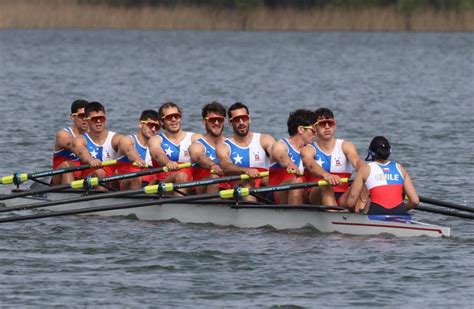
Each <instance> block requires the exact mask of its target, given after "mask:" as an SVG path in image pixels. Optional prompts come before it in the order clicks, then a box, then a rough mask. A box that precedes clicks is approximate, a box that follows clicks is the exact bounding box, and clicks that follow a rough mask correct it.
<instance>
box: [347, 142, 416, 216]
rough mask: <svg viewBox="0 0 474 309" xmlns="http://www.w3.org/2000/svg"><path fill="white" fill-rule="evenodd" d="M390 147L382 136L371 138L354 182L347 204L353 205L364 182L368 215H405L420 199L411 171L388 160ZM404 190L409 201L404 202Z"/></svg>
mask: <svg viewBox="0 0 474 309" xmlns="http://www.w3.org/2000/svg"><path fill="white" fill-rule="evenodd" d="M390 153H391V147H390V143H389V142H388V140H387V139H386V138H385V137H383V136H376V137H374V138H373V139H372V141H371V143H370V146H369V151H368V155H367V158H366V160H370V161H372V162H370V163H369V164H368V165H364V166H362V167H361V169H360V170H359V172H358V173H357V175H356V178H355V180H354V182H353V183H352V186H351V189H350V194H349V196H348V198H347V199H346V201H345V202H344V205H345V206H346V207H351V208H352V207H354V205H355V204H356V202H357V201H358V200H359V197H360V194H361V192H362V190H363V188H364V186H365V187H366V188H367V189H368V190H369V192H370V206H369V210H368V212H367V214H369V215H405V214H406V212H407V211H408V210H410V209H413V208H414V207H415V206H417V205H418V204H419V202H420V200H419V197H418V194H417V193H416V190H415V186H414V185H413V182H412V181H411V178H410V175H408V172H407V171H406V170H405V169H404V168H403V166H402V165H401V164H400V163H397V162H393V161H389V160H388V158H389V156H390ZM403 193H405V194H406V195H407V196H408V203H407V204H406V205H405V203H404V202H403V195H404V194H403Z"/></svg>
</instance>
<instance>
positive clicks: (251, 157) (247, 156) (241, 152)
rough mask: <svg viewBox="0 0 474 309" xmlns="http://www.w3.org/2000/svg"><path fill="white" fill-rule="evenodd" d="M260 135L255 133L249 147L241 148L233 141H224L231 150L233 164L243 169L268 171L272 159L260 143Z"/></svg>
mask: <svg viewBox="0 0 474 309" xmlns="http://www.w3.org/2000/svg"><path fill="white" fill-rule="evenodd" d="M260 136H261V134H260V133H253V137H252V141H251V142H250V144H249V145H248V146H247V147H241V146H239V145H237V144H236V143H234V142H233V141H232V140H231V139H227V140H226V141H224V143H225V144H227V146H228V147H229V149H230V159H231V161H232V163H233V164H235V165H237V166H241V167H251V168H261V169H268V167H269V166H270V159H269V158H268V156H267V153H266V152H265V149H263V147H262V144H261V143H260Z"/></svg>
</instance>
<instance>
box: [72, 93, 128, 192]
mask: <svg viewBox="0 0 474 309" xmlns="http://www.w3.org/2000/svg"><path fill="white" fill-rule="evenodd" d="M84 114H85V115H84V116H85V118H84V119H85V120H86V121H87V123H88V125H89V132H86V133H83V134H82V135H80V136H78V137H76V138H75V139H74V148H73V150H74V153H75V154H76V155H77V156H78V157H79V159H80V160H81V161H82V162H83V163H87V164H90V165H91V167H92V168H91V169H87V170H83V171H82V176H83V177H86V176H92V177H99V178H103V177H110V176H112V175H114V174H115V172H116V166H115V165H109V166H105V167H101V166H102V162H105V161H110V160H115V159H117V151H118V145H119V142H120V139H121V138H122V135H121V134H118V133H115V132H112V131H109V130H108V129H107V128H106V123H107V117H106V114H105V108H104V106H103V105H102V104H101V103H99V102H90V103H89V104H88V105H87V106H86V107H85V109H84ZM98 189H103V188H101V187H98Z"/></svg>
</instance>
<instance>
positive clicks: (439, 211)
mask: <svg viewBox="0 0 474 309" xmlns="http://www.w3.org/2000/svg"><path fill="white" fill-rule="evenodd" d="M414 210H421V211H426V212H431V213H435V214H440V215H446V216H452V217H458V218H463V219H474V215H472V214H467V213H462V212H457V211H452V210H447V209H440V208H436V207H429V206H423V205H418V206H416V207H415V208H414Z"/></svg>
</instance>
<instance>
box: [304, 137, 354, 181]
mask: <svg viewBox="0 0 474 309" xmlns="http://www.w3.org/2000/svg"><path fill="white" fill-rule="evenodd" d="M343 142H344V140H342V139H336V145H334V149H333V151H332V152H331V153H325V152H324V151H322V150H321V149H319V147H318V145H317V144H316V143H311V144H310V145H311V146H312V147H313V148H314V150H315V156H314V160H315V161H316V162H317V163H318V164H319V165H320V166H321V167H322V168H323V169H324V170H325V171H326V172H328V173H331V174H333V173H334V174H349V176H350V174H352V171H353V167H352V164H351V162H350V161H349V160H347V157H346V155H345V154H344V151H343V150H342V143H343Z"/></svg>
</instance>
